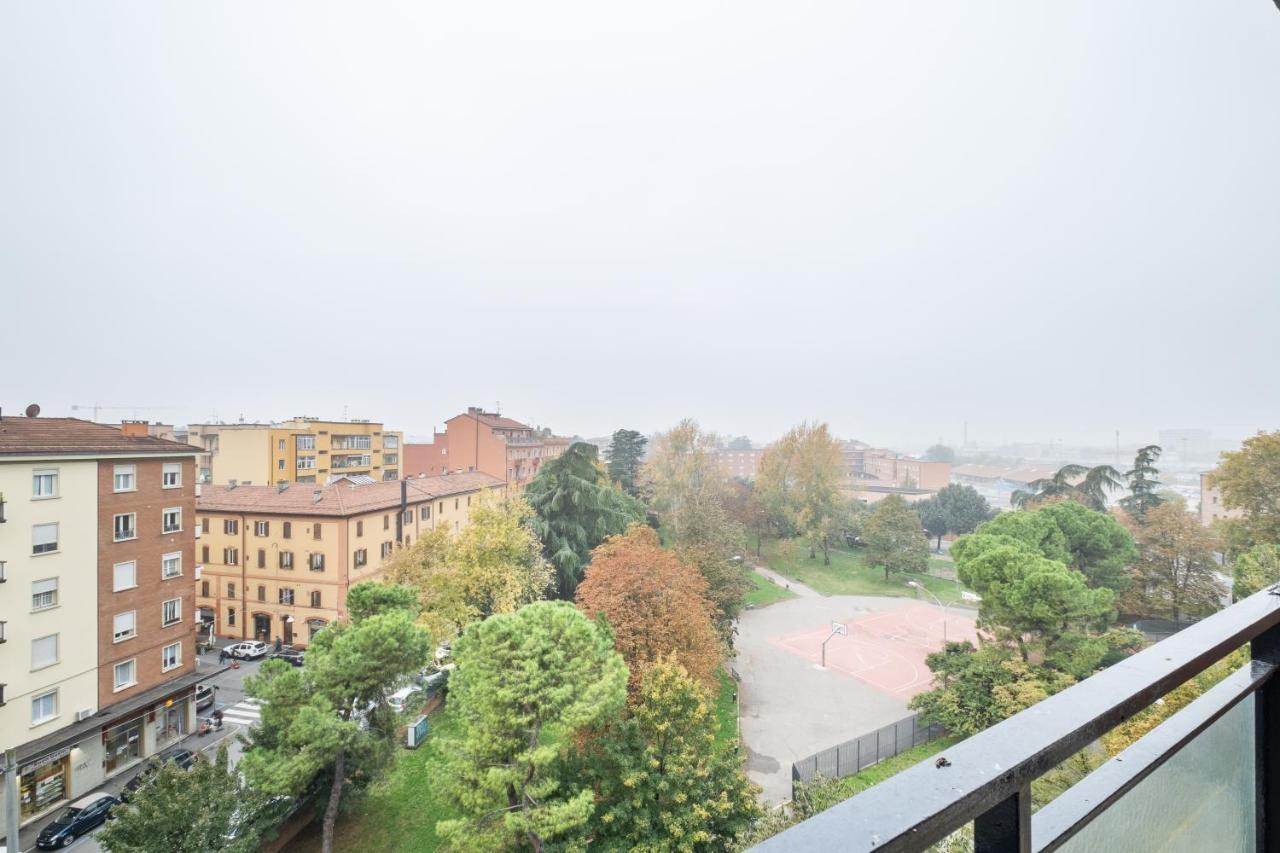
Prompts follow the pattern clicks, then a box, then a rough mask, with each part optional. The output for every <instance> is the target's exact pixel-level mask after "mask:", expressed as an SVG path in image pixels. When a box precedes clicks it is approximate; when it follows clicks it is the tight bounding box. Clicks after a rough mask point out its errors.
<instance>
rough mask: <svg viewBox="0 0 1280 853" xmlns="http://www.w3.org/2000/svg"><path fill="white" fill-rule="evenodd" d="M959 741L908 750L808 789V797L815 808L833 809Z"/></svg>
mask: <svg viewBox="0 0 1280 853" xmlns="http://www.w3.org/2000/svg"><path fill="white" fill-rule="evenodd" d="M960 740H961V738H958V737H942V738H938V739H937V740H932V741H929V742H928V743H922V744H920V745H919V746H917V747H914V748H912V749H908V750H907V751H906V752H900V753H898V754H897V755H895V756H894V757H893V758H887V759H885V760H884V761H881V762H880V763H879V764H873V765H871V766H870V767H868V768H867V769H866V770H863V771H862V772H861V773H855V774H853V775H852V776H846V777H844V778H843V779H830V780H828V779H823V780H822V781H821V782H817V783H815V784H814V785H813V786H811V791H810V793H811V794H812V795H813V797H814V799H815V801H816V802H815V805H816V806H817V807H818V808H826V807H828V806H831V805H835V804H836V803H838V802H841V801H843V800H847V799H849V798H850V797H852V796H853V795H854V794H859V793H861V792H863V791H865V790H866V789H867V788H870V787H871V786H872V785H878V784H880V783H881V782H883V781H884V780H885V779H888V778H889V777H890V776H895V775H897V774H898V773H901V772H902V771H903V770H906V769H907V768H908V767H914V766H915V765H916V764H919V763H920V762H921V761H924V760H925V759H927V758H930V757H932V756H934V755H937V754H938V753H939V752H941V751H942V750H944V749H946V748H948V747H949V746H951V745H952V744H954V743H957V742H959V741H960Z"/></svg>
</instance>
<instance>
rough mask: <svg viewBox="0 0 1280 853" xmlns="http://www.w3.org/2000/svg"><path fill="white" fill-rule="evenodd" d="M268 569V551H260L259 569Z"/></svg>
mask: <svg viewBox="0 0 1280 853" xmlns="http://www.w3.org/2000/svg"><path fill="white" fill-rule="evenodd" d="M266 567H267V549H266V548H259V549H258V568H260V569H265V568H266Z"/></svg>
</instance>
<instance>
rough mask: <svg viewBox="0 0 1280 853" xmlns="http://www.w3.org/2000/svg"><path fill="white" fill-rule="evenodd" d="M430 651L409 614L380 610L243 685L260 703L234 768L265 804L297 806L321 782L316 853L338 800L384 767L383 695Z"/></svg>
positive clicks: (387, 720)
mask: <svg viewBox="0 0 1280 853" xmlns="http://www.w3.org/2000/svg"><path fill="white" fill-rule="evenodd" d="M359 586H360V585H357V587H356V589H358V588H359ZM358 597H361V598H363V599H364V600H370V599H372V598H374V596H372V595H363V594H361V595H360V596H358ZM386 598H388V597H387V596H384V597H383V600H386ZM430 650H431V643H430V639H429V637H428V636H427V633H426V632H425V631H423V630H422V629H421V628H419V627H418V626H417V625H415V624H414V616H413V613H412V612H411V611H408V610H399V609H391V610H384V611H382V612H377V613H373V614H372V615H368V616H363V617H361V618H359V619H354V618H353V619H352V620H351V621H341V622H334V623H331V624H330V625H329V627H327V628H326V629H325V630H323V631H321V632H320V633H319V634H316V636H315V637H314V638H313V640H312V642H311V646H310V648H308V650H307V663H306V666H304V667H303V668H302V669H296V668H294V667H291V666H289V665H288V664H286V663H285V662H283V661H267V662H266V663H264V664H263V665H262V667H261V669H259V671H258V674H257V675H252V676H249V677H248V678H246V679H245V692H246V693H247V694H248V695H250V696H253V697H254V698H257V699H260V700H262V722H261V724H260V725H259V726H256V727H255V728H253V729H251V730H250V736H249V738H250V739H249V746H248V748H247V749H246V751H245V754H244V759H243V760H242V761H241V764H240V768H241V770H242V771H243V772H244V773H245V776H246V777H247V778H248V779H249V780H250V781H251V783H252V784H253V786H254V787H255V788H257V789H258V790H260V791H262V792H263V793H265V794H271V795H281V794H282V795H287V796H298V795H299V794H300V793H302V792H303V791H304V790H305V789H306V788H307V787H308V786H309V785H311V784H312V782H313V781H314V780H315V779H316V778H317V777H318V776H321V775H322V774H324V775H326V776H327V777H328V785H329V798H328V804H327V806H326V808H325V811H324V818H323V841H322V847H323V850H324V853H331V851H332V850H333V827H334V823H335V821H336V820H337V817H338V806H339V804H340V802H341V799H342V794H343V791H344V790H345V789H346V788H347V787H348V786H352V787H366V786H367V785H368V784H369V783H370V782H371V781H373V780H374V779H376V778H377V776H378V774H379V773H380V772H381V770H382V769H384V768H385V766H386V764H387V763H388V761H389V760H390V756H391V751H392V749H393V747H392V744H393V741H394V737H395V732H396V723H395V717H394V714H393V713H392V712H391V710H390V709H389V708H388V707H387V706H386V695H387V693H389V692H390V691H391V690H392V689H394V688H395V687H396V686H398V685H399V683H400V682H401V681H402V680H403V679H405V678H407V677H408V676H410V675H412V674H414V673H416V672H418V671H419V670H420V669H421V668H422V667H423V666H425V665H426V663H427V661H428V659H429V655H430Z"/></svg>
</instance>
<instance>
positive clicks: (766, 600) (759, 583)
mask: <svg viewBox="0 0 1280 853" xmlns="http://www.w3.org/2000/svg"><path fill="white" fill-rule="evenodd" d="M750 578H751V589H749V590H747V594H746V596H744V598H743V600H744V601H745V602H746V604H747V606H748V607H764V606H765V605H766V604H773V603H774V602H775V601H786V600H787V599H788V598H795V597H796V594H795V593H794V592H792V591H791V590H789V589H787V588H786V587H781V586H778V585H777V584H776V583H774V582H773V581H771V580H769V579H768V578H767V577H765V576H764V575H762V574H758V573H756V572H752V573H751V575H750Z"/></svg>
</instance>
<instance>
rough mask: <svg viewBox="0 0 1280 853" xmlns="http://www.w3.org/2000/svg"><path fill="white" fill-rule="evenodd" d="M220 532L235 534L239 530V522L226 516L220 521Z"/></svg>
mask: <svg viewBox="0 0 1280 853" xmlns="http://www.w3.org/2000/svg"><path fill="white" fill-rule="evenodd" d="M222 532H223V533H226V534H227V535H228V536H233V535H235V534H237V533H239V532H240V522H238V521H236V520H235V519H234V518H228V519H225V520H223V522H222Z"/></svg>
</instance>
